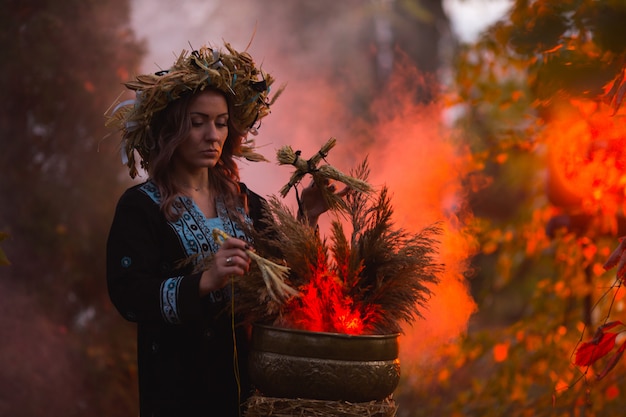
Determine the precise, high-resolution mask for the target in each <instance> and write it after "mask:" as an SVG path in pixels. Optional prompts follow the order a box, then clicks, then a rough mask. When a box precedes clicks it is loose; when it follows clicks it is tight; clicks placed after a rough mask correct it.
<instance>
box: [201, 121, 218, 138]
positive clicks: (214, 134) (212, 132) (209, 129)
mask: <svg viewBox="0 0 626 417" xmlns="http://www.w3.org/2000/svg"><path fill="white" fill-rule="evenodd" d="M204 139H205V140H207V141H209V142H215V141H218V140H219V130H218V128H217V126H216V124H215V123H214V122H211V123H207V124H206V131H205V132H204Z"/></svg>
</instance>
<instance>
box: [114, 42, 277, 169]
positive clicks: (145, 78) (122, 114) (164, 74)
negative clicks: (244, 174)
mask: <svg viewBox="0 0 626 417" xmlns="http://www.w3.org/2000/svg"><path fill="white" fill-rule="evenodd" d="M225 48H226V50H225V51H224V50H219V49H215V48H212V47H209V46H203V47H201V48H200V49H198V50H195V51H192V52H191V53H189V52H188V51H186V50H183V51H182V52H181V53H180V55H179V57H178V59H177V60H176V61H175V62H174V65H173V66H172V67H171V68H170V69H168V70H164V71H159V72H157V73H155V74H144V75H137V76H136V77H135V80H132V81H129V82H126V83H125V86H126V87H127V88H128V89H130V90H133V91H135V92H136V99H135V100H126V101H123V102H118V101H116V102H115V103H113V105H112V106H111V107H110V108H109V110H107V115H106V116H107V118H108V120H107V122H106V125H107V126H111V127H114V128H118V129H119V130H121V131H122V133H123V137H124V144H123V146H124V150H125V151H126V154H127V156H128V161H127V165H128V167H129V169H130V175H131V177H133V178H134V177H135V176H136V175H137V168H136V164H135V157H134V154H133V151H134V150H136V151H137V152H138V153H139V156H140V157H141V166H142V168H147V165H146V164H147V160H148V156H149V154H150V150H151V149H153V148H154V143H152V140H151V138H150V135H149V134H148V133H149V129H150V124H151V122H152V119H153V117H155V116H156V115H157V114H158V113H159V112H160V111H161V110H163V109H165V107H167V105H168V104H169V103H170V102H172V101H174V100H177V99H179V98H181V97H182V96H183V95H184V94H186V93H189V92H197V91H202V90H204V89H205V88H207V87H211V88H216V89H218V90H220V91H222V92H223V93H224V94H226V95H227V96H229V97H230V98H231V99H232V101H233V103H234V108H233V110H232V114H231V115H230V117H231V119H232V122H233V124H234V125H235V127H236V128H237V130H239V131H241V132H244V133H251V134H253V135H255V134H256V133H257V128H258V126H259V125H260V121H261V119H262V118H264V117H265V116H267V115H268V114H269V113H270V106H271V105H272V104H273V103H274V101H275V100H276V98H278V96H279V95H280V93H281V91H282V88H281V89H279V90H278V91H277V92H276V93H275V94H274V95H273V97H272V98H271V99H270V98H269V94H270V89H271V86H272V84H273V82H274V78H273V77H272V76H271V75H270V74H268V73H266V72H264V71H262V70H261V69H260V68H257V67H256V65H255V63H254V61H253V59H252V57H251V56H250V55H249V54H248V53H247V52H245V51H244V52H237V51H236V50H235V49H234V48H232V46H231V45H230V44H228V43H225ZM235 156H238V157H244V158H246V159H248V160H250V161H260V160H265V158H264V157H263V156H261V155H260V154H257V153H255V152H254V142H253V141H252V140H245V142H244V143H243V146H242V150H241V154H238V155H235Z"/></svg>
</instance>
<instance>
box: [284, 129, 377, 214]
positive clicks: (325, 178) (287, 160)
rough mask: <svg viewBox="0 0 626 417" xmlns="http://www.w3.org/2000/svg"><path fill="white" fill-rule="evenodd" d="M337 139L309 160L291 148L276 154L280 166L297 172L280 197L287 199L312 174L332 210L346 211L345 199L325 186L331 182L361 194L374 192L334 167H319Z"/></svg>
mask: <svg viewBox="0 0 626 417" xmlns="http://www.w3.org/2000/svg"><path fill="white" fill-rule="evenodd" d="M336 143H337V139H335V138H330V139H329V140H328V142H326V143H325V144H324V145H323V146H322V147H321V149H320V150H319V151H318V152H317V153H316V154H315V155H313V156H312V157H311V158H309V159H303V158H301V157H300V151H296V152H294V150H293V148H292V147H291V146H283V147H282V148H280V149H279V150H278V151H277V152H276V159H277V160H278V164H279V165H293V166H294V167H296V170H295V171H294V173H293V174H292V175H291V178H290V180H289V182H288V183H287V184H285V185H284V186H283V187H282V188H281V189H280V195H281V196H283V197H285V196H286V195H287V193H289V190H290V189H291V188H292V187H295V186H296V185H298V183H299V182H300V181H302V178H304V176H305V175H306V174H310V175H311V176H312V177H313V181H314V182H315V183H316V184H317V186H318V187H319V189H320V190H321V192H322V196H323V197H324V199H325V200H326V204H327V205H328V207H330V209H331V210H334V209H345V204H344V201H343V199H341V197H340V196H338V195H337V194H335V193H332V192H328V190H327V187H326V186H325V185H326V183H327V182H329V181H330V180H335V181H339V182H341V183H344V184H345V185H346V186H347V187H348V188H349V189H351V190H354V191H358V192H361V193H369V192H371V191H372V188H371V187H370V185H369V184H368V183H367V182H365V181H362V180H360V179H358V178H354V177H351V176H349V175H346V174H344V173H342V172H341V171H339V170H338V169H336V168H335V167H333V166H332V165H329V164H325V165H322V166H319V167H318V164H319V163H320V161H321V160H322V159H324V158H326V156H328V152H329V151H330V150H331V149H332V148H333V147H334V146H335V144H336Z"/></svg>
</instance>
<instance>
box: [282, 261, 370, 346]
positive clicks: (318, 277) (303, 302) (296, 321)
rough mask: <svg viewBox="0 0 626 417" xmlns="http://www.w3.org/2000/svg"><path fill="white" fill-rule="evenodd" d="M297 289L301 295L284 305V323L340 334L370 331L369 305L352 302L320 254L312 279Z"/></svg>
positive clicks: (343, 286) (285, 324) (290, 325)
mask: <svg viewBox="0 0 626 417" xmlns="http://www.w3.org/2000/svg"><path fill="white" fill-rule="evenodd" d="M300 291H301V296H300V297H299V298H294V299H292V300H291V301H289V303H288V305H287V308H286V311H287V312H288V313H287V315H286V316H285V317H283V318H282V319H283V320H284V323H282V325H283V326H287V327H292V328H296V329H302V330H309V331H316V332H331V333H342V334H367V333H368V331H369V330H371V328H372V324H373V322H372V319H373V317H375V315H373V314H371V313H370V310H371V307H365V306H362V305H358V303H355V302H354V300H353V299H352V298H351V297H350V296H349V295H348V294H347V289H346V286H345V285H344V284H343V283H342V282H341V280H340V279H339V277H338V276H337V274H336V273H335V272H334V271H333V270H332V269H330V268H329V267H328V266H327V265H326V262H325V258H324V257H323V256H320V257H319V258H318V265H317V270H316V271H315V272H314V273H313V277H312V279H311V280H310V281H309V282H307V284H306V285H305V286H304V287H302V288H300Z"/></svg>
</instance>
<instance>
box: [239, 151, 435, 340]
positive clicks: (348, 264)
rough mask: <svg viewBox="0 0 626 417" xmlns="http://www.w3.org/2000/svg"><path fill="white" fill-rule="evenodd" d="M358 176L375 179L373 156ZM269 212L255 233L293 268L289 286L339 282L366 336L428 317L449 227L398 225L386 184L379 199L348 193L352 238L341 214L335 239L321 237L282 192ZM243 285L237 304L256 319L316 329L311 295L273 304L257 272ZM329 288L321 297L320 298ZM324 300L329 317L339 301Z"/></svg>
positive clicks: (260, 245)
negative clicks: (441, 240)
mask: <svg viewBox="0 0 626 417" xmlns="http://www.w3.org/2000/svg"><path fill="white" fill-rule="evenodd" d="M352 174H353V175H354V177H355V178H358V179H360V180H361V181H367V177H368V175H369V167H368V164H367V160H366V161H364V162H363V164H362V165H361V166H360V167H359V168H358V169H357V170H355V171H354V172H353V173H352ZM267 212H268V215H269V217H271V218H272V219H273V222H272V223H271V224H268V227H267V228H266V229H265V230H263V231H261V232H259V231H256V230H248V233H250V235H251V236H252V237H253V241H254V246H255V250H256V251H257V253H259V254H261V255H263V256H265V257H268V256H269V257H270V258H271V256H274V257H275V259H274V260H275V261H276V262H277V263H280V262H281V260H282V262H284V263H285V264H286V265H288V266H289V268H290V273H289V277H288V279H287V281H288V282H289V285H291V286H292V287H294V288H297V289H299V290H300V291H303V289H304V288H306V287H307V286H310V285H311V283H314V282H315V280H316V279H318V278H319V277H320V275H322V276H323V278H324V279H327V280H334V281H335V282H334V283H333V285H335V287H333V288H339V291H340V292H341V295H342V296H344V297H345V298H346V299H348V300H349V304H350V307H351V308H352V309H353V310H355V311H356V312H357V313H358V314H359V316H360V318H361V319H362V322H363V324H364V326H363V328H362V333H363V334H391V333H398V332H401V331H402V326H401V324H402V322H407V323H411V322H412V321H414V320H415V319H417V318H418V317H421V316H422V315H421V312H420V310H421V309H422V308H424V306H425V303H426V301H427V300H428V298H429V297H430V294H431V289H430V285H431V284H436V283H437V282H438V280H439V278H438V277H439V274H440V273H441V272H442V270H443V266H442V265H441V264H438V263H436V262H435V259H434V257H435V254H436V245H437V240H436V237H437V235H438V234H440V233H441V230H440V228H439V227H438V225H436V224H435V225H431V226H428V227H426V228H424V229H422V230H421V231H420V232H418V233H408V232H407V231H405V230H404V229H401V228H396V227H395V226H394V224H393V222H392V215H393V209H392V206H391V201H390V197H389V194H388V191H387V189H386V188H383V189H382V190H381V191H380V192H379V193H378V196H377V198H373V197H372V196H371V195H367V194H364V193H360V192H356V191H352V192H350V193H348V195H347V196H346V204H345V210H344V211H343V213H342V214H343V215H342V216H341V217H342V218H348V219H349V221H350V222H351V228H352V233H351V235H350V236H349V237H348V236H346V234H345V232H344V226H343V224H342V222H341V221H340V219H339V218H338V219H337V220H335V221H333V222H332V236H331V238H330V239H329V240H327V239H325V238H322V237H320V236H319V235H318V234H317V233H316V232H315V231H314V230H313V229H312V228H311V227H309V226H308V225H306V224H305V223H303V222H302V221H299V220H298V219H297V218H296V216H294V214H293V213H292V212H291V210H290V209H289V208H287V207H286V206H285V205H284V204H282V203H281V201H280V200H278V199H277V198H275V197H273V198H270V199H268V206H267ZM236 284H237V285H238V287H239V297H238V298H237V303H236V309H237V311H238V312H239V313H241V314H242V315H243V316H245V317H248V319H249V321H251V322H261V323H265V324H272V325H278V326H282V327H295V328H301V329H307V330H311V329H310V328H308V327H307V326H306V325H304V324H306V323H307V320H308V317H307V316H306V314H307V313H306V308H304V307H306V302H307V299H306V297H294V298H291V299H289V300H288V302H286V303H277V302H275V301H273V300H272V299H271V297H269V295H268V293H267V290H266V289H265V284H264V283H263V279H262V276H261V274H260V271H258V270H257V269H253V270H251V272H250V274H249V275H248V276H246V277H245V278H243V279H238V280H237V281H236ZM314 285H316V284H314ZM322 293H323V291H318V292H317V293H316V294H315V297H317V298H316V299H315V300H314V301H315V302H318V301H319V297H320V296H322V295H323V294H322ZM318 305H321V306H322V308H321V310H323V311H322V314H326V313H327V312H330V310H331V309H332V308H333V305H332V303H330V302H329V303H326V304H324V303H323V300H322V304H318ZM319 310H320V309H318V312H319ZM303 311H304V312H303ZM318 322H319V320H318ZM322 331H335V332H337V331H339V329H336V328H331V329H323V330H322Z"/></svg>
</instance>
